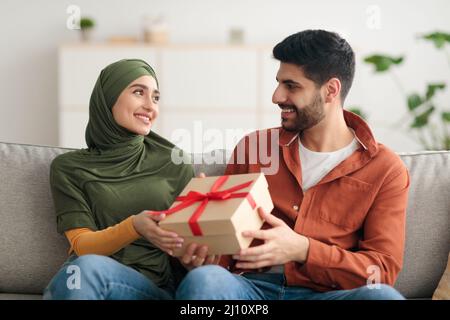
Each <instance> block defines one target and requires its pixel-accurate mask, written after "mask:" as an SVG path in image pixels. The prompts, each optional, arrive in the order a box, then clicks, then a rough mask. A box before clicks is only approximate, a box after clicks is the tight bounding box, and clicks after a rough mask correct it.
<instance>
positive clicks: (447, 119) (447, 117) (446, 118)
mask: <svg viewBox="0 0 450 320" xmlns="http://www.w3.org/2000/svg"><path fill="white" fill-rule="evenodd" d="M442 120H444V121H445V122H450V112H442Z"/></svg>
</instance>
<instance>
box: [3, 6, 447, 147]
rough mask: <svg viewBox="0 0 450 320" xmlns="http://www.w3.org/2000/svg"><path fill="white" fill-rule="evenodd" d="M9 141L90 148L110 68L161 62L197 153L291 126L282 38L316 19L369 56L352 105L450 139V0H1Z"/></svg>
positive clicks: (403, 138) (380, 128) (395, 124)
mask: <svg viewBox="0 0 450 320" xmlns="http://www.w3.org/2000/svg"><path fill="white" fill-rule="evenodd" d="M0 15H1V20H0V21H1V23H2V27H1V28H0V37H1V38H2V39H3V41H4V43H3V45H2V49H1V53H0V55H1V56H0V57H1V59H0V98H1V101H2V104H1V106H0V141H2V142H16V143H25V144H39V145H50V146H62V147H69V148H83V147H85V142H84V129H85V126H86V124H87V119H88V105H89V97H90V94H91V91H92V88H93V86H94V83H95V80H96V78H97V76H98V74H99V72H100V70H101V69H102V68H103V67H105V66H106V65H107V64H109V63H111V62H114V61H116V60H119V59H122V58H142V59H145V60H146V61H147V62H149V63H150V64H151V65H152V66H154V68H155V70H156V73H157V75H158V79H159V82H160V90H161V93H162V96H161V104H160V110H161V112H160V113H161V114H160V118H159V119H158V120H157V123H156V124H155V128H154V130H155V131H156V132H158V133H159V134H161V135H163V136H165V137H166V138H168V139H169V140H172V141H173V142H174V143H176V144H178V145H180V147H182V148H184V149H186V150H187V151H191V152H202V151H208V150H210V149H215V148H226V149H232V148H233V147H234V145H235V144H236V142H237V141H238V140H239V139H240V138H241V137H242V136H243V135H244V134H245V133H246V132H248V131H251V130H255V129H261V128H267V127H274V126H278V125H279V123H280V119H279V118H280V112H279V110H278V106H276V105H273V104H272V103H271V96H272V93H273V90H274V89H275V87H276V81H275V75H276V71H277V68H278V63H277V62H276V61H274V60H273V59H272V57H271V49H272V47H273V46H274V45H275V44H276V43H278V42H279V41H281V40H283V39H284V38H285V37H287V36H288V35H290V34H292V33H295V32H298V31H301V30H304V29H319V28H320V29H325V30H329V31H335V32H338V33H339V34H340V35H341V36H343V37H344V38H345V39H346V40H347V41H348V42H349V43H350V45H351V46H352V47H353V49H354V51H355V54H356V74H355V79H354V83H353V87H352V89H351V90H350V93H349V96H348V98H347V100H346V102H345V106H344V107H345V108H346V109H351V110H354V111H355V112H359V113H360V114H362V115H363V117H364V118H365V119H366V120H367V121H368V123H369V124H370V126H371V127H372V129H373V131H374V134H375V136H376V138H377V139H378V141H379V142H382V143H384V144H386V145H387V146H389V147H390V148H392V149H393V150H395V151H397V152H405V151H419V150H443V149H450V88H449V86H450V35H449V33H450V1H448V0H428V1H424V0H410V1H406V0H403V1H402V0H389V1H388V0H372V1H366V0H342V1H331V0H316V1H300V0H295V1H294V0H240V1H238V0H227V1H224V0H221V1H220V0H190V1H180V0H145V1H144V0H128V1H111V0H108V1H107V0H98V1H87V0H75V1H56V0H41V1H35V2H32V1H24V0H14V1H12V0H7V1H2V2H1V3H0Z"/></svg>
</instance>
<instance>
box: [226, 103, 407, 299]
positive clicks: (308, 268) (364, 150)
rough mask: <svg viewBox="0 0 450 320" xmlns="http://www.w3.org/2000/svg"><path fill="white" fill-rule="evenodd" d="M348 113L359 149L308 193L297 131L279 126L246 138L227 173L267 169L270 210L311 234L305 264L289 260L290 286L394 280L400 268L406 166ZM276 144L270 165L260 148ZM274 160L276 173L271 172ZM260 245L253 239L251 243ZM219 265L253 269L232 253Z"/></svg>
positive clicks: (348, 285) (341, 286)
mask: <svg viewBox="0 0 450 320" xmlns="http://www.w3.org/2000/svg"><path fill="white" fill-rule="evenodd" d="M344 117H345V121H346V123H347V126H349V127H350V128H352V129H353V130H354V131H355V135H356V138H357V139H358V141H359V142H360V144H361V147H360V148H359V149H358V150H357V151H355V152H354V153H353V154H352V155H351V156H350V157H348V158H347V159H346V160H344V161H343V162H341V163H340V164H339V165H337V166H336V167H335V168H334V169H332V170H331V171H330V172H329V173H328V174H327V175H326V176H325V177H324V178H323V179H322V180H321V181H320V182H319V183H318V184H317V185H315V186H313V187H311V188H310V189H308V190H307V191H306V192H305V193H304V192H303V191H302V187H301V185H302V170H301V163H300V157H299V144H298V139H297V138H298V135H297V134H296V133H295V132H288V131H286V130H283V129H282V128H274V129H267V130H261V131H257V132H254V133H252V134H250V135H248V136H246V137H245V138H243V139H242V140H241V141H240V142H239V144H238V145H237V146H236V149H235V150H234V152H233V156H232V158H231V159H230V163H229V164H228V166H227V169H226V173H225V174H242V173H255V172H269V173H270V174H267V173H266V178H267V181H268V185H269V191H270V195H271V197H272V200H273V202H274V205H275V208H274V209H273V211H272V214H273V215H275V216H277V217H279V218H281V219H283V220H284V221H285V222H286V223H287V224H288V225H289V226H290V227H291V228H293V229H294V230H295V231H296V232H298V233H299V234H302V235H304V236H306V237H308V238H309V241H310V248H309V253H308V257H307V260H306V262H305V263H303V264H301V263H298V262H295V261H292V262H289V263H286V264H285V265H284V270H285V276H286V280H287V285H289V286H302V287H308V288H311V289H314V290H316V291H321V292H324V291H329V290H341V289H353V288H357V287H361V286H364V285H366V284H371V283H374V281H376V280H377V279H378V280H379V281H380V282H381V283H386V284H389V285H393V284H394V282H395V280H396V278H397V276H398V274H399V272H400V270H401V268H402V264H403V250H404V243H405V217H406V206H407V199H408V190H409V174H408V171H407V169H406V166H405V165H404V164H403V162H402V160H401V159H400V157H398V156H397V155H396V154H395V153H394V152H393V151H391V150H389V149H388V148H387V147H385V146H384V145H382V144H380V143H377V142H376V141H375V138H374V137H373V135H372V132H371V130H370V128H369V127H368V125H367V124H366V123H365V122H364V121H363V120H362V119H361V118H360V117H358V116H356V115H355V114H353V113H350V112H348V111H344ZM273 135H275V136H276V137H277V139H276V142H275V143H274V142H273V140H272V139H271V138H270V137H271V136H273ZM271 144H276V145H271ZM262 146H263V147H262ZM271 147H274V148H273V150H275V152H278V157H275V158H274V157H273V156H272V157H271V159H272V161H271V162H269V163H267V161H266V159H262V158H261V157H262V156H261V154H263V152H262V153H261V154H260V151H261V149H262V148H264V149H268V150H271ZM239 151H242V152H239ZM243 154H244V155H243ZM244 158H245V159H244ZM273 159H275V160H273ZM262 160H263V161H262ZM274 161H277V163H274ZM274 165H275V166H278V170H277V171H276V172H275V174H273V173H274V172H270V171H273V170H272V169H273V167H274ZM270 167H272V169H269V168H270ZM267 227H270V226H268V225H267V224H265V225H264V226H263V228H267ZM258 243H261V242H260V240H254V241H253V243H252V245H257V244H258ZM220 264H221V265H222V266H224V267H227V268H229V269H230V270H231V271H233V272H237V273H239V272H246V271H253V272H254V271H255V270H239V269H236V268H235V267H234V264H235V260H233V259H232V258H231V256H223V257H222V258H221V261H220ZM257 271H263V270H257Z"/></svg>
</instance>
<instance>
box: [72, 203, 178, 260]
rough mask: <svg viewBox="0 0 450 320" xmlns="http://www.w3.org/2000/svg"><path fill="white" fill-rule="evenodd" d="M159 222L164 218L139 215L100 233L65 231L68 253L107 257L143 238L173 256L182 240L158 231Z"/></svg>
mask: <svg viewBox="0 0 450 320" xmlns="http://www.w3.org/2000/svg"><path fill="white" fill-rule="evenodd" d="M162 219H164V215H153V214H149V213H148V211H142V212H141V213H139V214H137V215H134V216H130V217H128V218H127V219H125V220H124V221H122V222H120V223H118V224H116V225H114V226H112V227H109V228H106V229H104V230H101V231H93V230H91V229H89V228H76V229H71V230H68V231H66V232H65V235H66V237H67V239H68V240H69V242H70V246H71V248H70V251H69V253H70V252H72V251H74V252H75V253H76V254H77V255H78V256H81V255H85V254H98V255H105V256H110V255H112V254H114V253H115V252H117V251H119V250H120V249H122V248H124V247H126V246H127V245H129V244H130V243H132V242H133V241H135V240H137V239H138V238H140V237H141V236H142V237H144V238H145V239H147V240H148V241H149V242H151V243H153V244H154V245H156V246H157V247H158V248H160V249H161V250H162V251H165V252H167V253H169V254H172V250H173V249H174V248H176V247H181V243H182V241H183V239H182V238H180V237H178V235H177V234H176V233H174V232H170V231H166V230H163V229H161V228H160V227H159V226H158V224H157V222H158V221H160V220H162Z"/></svg>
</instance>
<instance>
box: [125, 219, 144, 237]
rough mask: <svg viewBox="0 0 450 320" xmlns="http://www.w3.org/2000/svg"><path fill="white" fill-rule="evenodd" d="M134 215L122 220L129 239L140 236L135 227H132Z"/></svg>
mask: <svg viewBox="0 0 450 320" xmlns="http://www.w3.org/2000/svg"><path fill="white" fill-rule="evenodd" d="M133 219H134V215H133V216H130V217H128V218H126V219H125V220H124V221H123V224H124V226H125V230H126V232H127V235H128V236H129V237H130V239H133V241H134V240H137V239H139V238H140V237H141V235H140V234H139V233H137V231H136V229H135V228H134V224H133Z"/></svg>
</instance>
